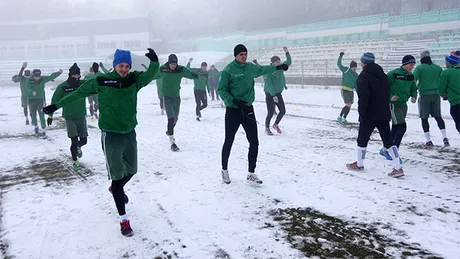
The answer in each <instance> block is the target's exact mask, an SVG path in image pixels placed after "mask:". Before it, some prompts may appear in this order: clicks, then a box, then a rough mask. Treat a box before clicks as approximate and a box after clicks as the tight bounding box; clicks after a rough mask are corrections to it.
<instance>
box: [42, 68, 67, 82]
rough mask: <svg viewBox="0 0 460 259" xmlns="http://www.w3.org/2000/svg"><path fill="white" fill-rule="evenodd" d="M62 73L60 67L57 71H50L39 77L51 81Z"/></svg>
mask: <svg viewBox="0 0 460 259" xmlns="http://www.w3.org/2000/svg"><path fill="white" fill-rule="evenodd" d="M61 74H62V69H59V71H57V72H54V73H52V74H51V75H49V76H42V77H41V78H42V79H43V81H45V82H50V81H53V80H54V79H56V78H58V77H59V76H60V75H61Z"/></svg>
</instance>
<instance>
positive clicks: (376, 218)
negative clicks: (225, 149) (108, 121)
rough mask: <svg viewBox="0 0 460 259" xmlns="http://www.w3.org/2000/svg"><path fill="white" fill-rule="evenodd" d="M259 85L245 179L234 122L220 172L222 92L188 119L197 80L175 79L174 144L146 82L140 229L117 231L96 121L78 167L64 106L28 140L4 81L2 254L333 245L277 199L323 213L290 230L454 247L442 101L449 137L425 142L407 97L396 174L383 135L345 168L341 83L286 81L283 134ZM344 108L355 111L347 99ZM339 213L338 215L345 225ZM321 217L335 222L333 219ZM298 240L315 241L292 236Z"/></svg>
mask: <svg viewBox="0 0 460 259" xmlns="http://www.w3.org/2000/svg"><path fill="white" fill-rule="evenodd" d="M197 62H198V60H197ZM49 88H50V87H48V91H47V96H48V98H50V97H51V95H52V92H51V91H50V90H49ZM256 90H257V98H256V99H257V100H256V103H255V111H256V117H257V119H258V121H259V141H260V152H259V160H258V164H257V169H256V171H257V173H258V174H259V176H260V177H261V179H262V180H263V181H264V184H263V186H261V187H254V186H249V185H246V183H245V179H244V178H245V176H246V172H247V159H246V158H247V147H248V144H247V141H246V138H245V136H244V131H243V130H242V129H240V132H239V133H238V134H237V138H236V140H235V144H234V146H233V150H232V154H231V157H230V163H229V172H230V176H231V178H232V180H233V181H232V183H231V184H230V185H223V184H222V183H221V179H220V151H221V147H222V143H223V138H224V120H223V117H224V112H225V110H224V109H222V108H220V105H219V102H217V101H214V102H210V105H209V107H208V108H207V109H205V110H204V111H203V112H202V114H203V120H202V122H197V121H195V115H194V113H195V112H194V111H195V109H194V107H195V103H194V100H193V98H192V96H193V90H192V86H191V85H185V86H183V88H182V100H183V102H182V107H181V115H180V119H179V122H178V126H177V127H176V134H175V137H176V142H177V144H178V146H179V147H180V148H181V151H180V152H177V153H173V152H171V151H170V150H169V141H168V138H167V136H166V135H165V131H166V122H167V120H166V117H165V116H162V115H160V109H159V107H158V99H157V96H156V88H155V85H151V86H149V87H147V88H145V89H143V90H142V91H141V92H140V94H139V109H138V120H139V125H138V127H137V141H138V148H139V173H138V174H137V175H136V176H135V177H134V178H133V180H132V181H131V182H130V183H129V184H128V185H127V194H128V196H129V198H130V203H129V204H128V205H127V213H128V215H129V216H130V219H131V226H132V227H133V230H134V232H135V235H134V236H133V237H132V238H126V237H123V236H122V235H121V234H120V230H119V224H118V220H119V219H118V215H117V212H116V209H115V205H114V202H113V198H112V196H111V195H110V193H109V192H108V191H107V188H108V186H109V181H107V173H106V170H105V164H104V158H103V153H102V151H101V144H100V132H99V130H98V129H97V125H96V122H89V125H90V126H91V127H90V128H89V134H90V137H89V142H88V145H87V146H85V147H84V148H83V153H84V155H83V158H82V160H81V161H82V165H83V166H84V167H85V168H86V169H84V170H81V171H80V173H79V174H76V173H75V172H74V171H72V170H69V169H68V168H67V167H68V165H69V164H70V163H69V161H68V160H69V153H70V152H69V146H70V141H69V139H68V138H67V135H66V133H65V129H64V128H63V124H62V122H59V119H57V118H58V117H59V114H57V115H56V116H55V118H56V119H55V122H54V124H53V126H52V127H51V128H50V129H49V130H48V132H47V133H48V140H43V139H37V138H35V137H34V136H32V132H33V128H32V127H31V126H25V125H24V119H23V116H22V109H21V107H20V99H19V93H20V91H19V86H16V87H1V88H0V147H1V151H2V152H1V155H0V158H1V159H0V187H1V193H0V254H1V255H2V256H3V257H4V258H101V259H102V258H233V259H235V258H259V259H262V258H304V256H305V255H311V256H312V257H314V255H316V256H320V255H323V258H326V257H328V258H332V257H333V256H330V254H329V256H324V254H321V253H322V252H321V251H322V250H328V249H331V248H332V247H333V246H337V244H338V243H334V242H333V240H332V239H331V237H329V236H327V235H323V236H321V237H317V236H314V235H313V232H312V233H309V230H308V228H307V230H306V231H298V233H297V234H296V233H294V232H295V231H292V229H291V231H289V230H288V229H287V227H286V226H288V225H289V224H290V223H287V224H285V221H286V220H288V219H287V218H286V217H285V218H283V216H282V214H283V213H284V214H286V213H285V210H284V209H287V208H299V209H298V210H296V211H299V212H298V213H306V212H305V210H309V209H304V208H312V209H314V210H316V211H317V212H318V213H311V212H308V213H310V214H308V215H310V216H300V217H299V218H298V219H297V220H299V219H300V220H301V221H302V220H303V221H305V222H307V221H308V224H306V223H305V224H304V223H302V222H301V223H299V225H297V228H298V229H300V228H302V227H305V226H307V225H308V226H312V225H311V224H314V225H315V226H316V228H315V229H318V227H320V229H323V230H324V229H326V230H325V231H324V232H321V233H326V232H328V231H327V229H328V228H329V229H335V230H333V232H334V233H332V234H334V235H336V236H339V235H338V232H337V231H343V232H341V233H342V234H341V235H340V238H339V239H340V240H344V241H346V240H347V239H349V237H348V236H344V235H345V234H343V233H348V232H350V231H348V230H347V231H344V229H347V226H355V228H357V229H359V230H357V231H362V230H363V229H368V230H369V229H370V230H371V231H375V232H376V233H378V234H379V235H381V236H384V237H387V238H389V239H392V240H394V242H396V243H397V244H405V245H404V247H409V246H410V247H415V248H417V249H419V250H420V251H422V250H423V251H425V252H424V253H420V254H417V255H416V256H414V258H423V257H426V258H428V257H429V256H430V253H432V254H434V255H437V256H438V257H441V258H458V256H459V254H460V241H459V240H460V229H459V226H460V224H459V222H460V192H459V186H460V179H459V177H458V176H459V175H460V153H459V149H458V148H459V147H460V136H459V134H458V133H456V132H455V131H454V125H453V121H452V120H451V119H450V116H447V115H448V104H447V103H445V102H444V103H443V113H444V115H445V118H446V125H447V131H448V136H449V138H450V140H451V146H452V147H451V148H449V149H446V150H442V149H440V148H439V147H436V148H434V149H432V150H425V149H423V148H422V147H421V145H422V144H423V143H424V141H425V139H424V135H423V132H422V128H421V125H420V124H421V123H420V121H419V119H418V118H417V116H416V114H417V107H416V105H415V104H414V105H412V104H409V113H410V115H409V116H408V132H407V133H406V136H405V138H404V140H403V145H402V146H401V151H400V152H401V156H402V158H403V160H404V165H403V166H404V169H405V172H406V176H405V177H404V178H402V179H393V178H390V177H388V176H387V175H386V174H387V173H388V172H390V170H391V168H392V163H391V161H387V160H385V159H384V158H383V157H381V156H380V155H379V154H378V150H379V148H380V145H381V142H380V139H379V136H378V134H374V135H373V137H372V140H371V142H370V144H369V148H368V155H367V159H366V161H365V167H366V170H365V171H364V172H360V173H356V172H350V171H347V169H346V167H345V164H346V163H348V162H353V161H355V153H356V152H355V147H356V141H355V138H356V136H357V124H352V125H350V126H340V125H337V124H336V123H335V118H336V117H337V115H338V113H339V112H340V109H341V107H342V101H341V97H340V92H339V91H338V90H334V89H331V90H324V89H312V88H308V89H298V88H291V89H288V90H287V91H285V93H284V99H285V101H286V103H287V113H288V114H287V115H286V117H285V118H284V120H283V121H282V123H281V125H280V127H281V128H282V129H283V131H284V133H283V134H282V135H275V136H267V135H264V133H263V130H264V127H263V124H264V117H265V115H266V108H265V103H264V100H265V99H264V98H265V97H264V94H263V92H262V88H260V87H257V89H256ZM349 120H350V121H352V122H355V123H356V122H357V112H356V110H352V111H351V113H350V115H349ZM430 123H431V129H432V130H431V132H432V136H433V142H434V144H435V145H440V144H441V143H442V139H441V134H440V132H439V130H438V129H437V126H436V123H435V121H434V120H430ZM280 209H281V210H280ZM299 215H300V214H299ZM302 215H307V214H302ZM312 215H313V216H312ZM320 215H323V216H320ZM330 217H334V218H330ZM335 218H337V219H335ZM339 219H340V220H343V221H345V223H343V226H342V225H341V224H342V223H340V222H341V221H339ZM327 222H336V224H335V227H330V225H328V224H327ZM338 222H339V223H340V224H339V223H338ZM360 224H362V225H360ZM339 225H340V226H341V227H340V228H341V229H340V230H338V229H337V228H339V227H338V226H339ZM350 229H351V227H350ZM310 230H312V228H310ZM312 231H313V230H312ZM329 232H330V231H329ZM310 234H311V235H310ZM329 234H331V233H329ZM302 235H303V236H302ZM312 235H313V237H312ZM363 235H364V234H363ZM363 235H362V236H363ZM349 236H353V235H352V234H349ZM362 236H361V237H360V238H363V237H362ZM364 236H365V235H364ZM353 238H355V237H354V236H353ZM312 239H314V240H312ZM364 239H366V238H364ZM377 239H379V238H377V237H376V236H375V235H374V237H373V238H368V239H366V240H362V243H361V242H360V243H359V244H362V245H363V246H364V245H367V243H369V242H370V243H374V242H375V244H377V243H378V241H376V240H377ZM381 239H382V238H380V240H381ZM302 240H303V241H302ZM349 242H351V243H353V242H356V240H351V241H349ZM306 243H314V244H316V245H319V249H316V250H315V249H310V250H309V251H307V252H306V251H304V250H305V249H303V250H302V249H300V248H299V245H301V244H304V245H305V244H306ZM379 244H380V245H382V244H383V243H382V242H380V243H379ZM387 244H389V243H387ZM293 247H296V248H298V249H295V248H293ZM369 247H371V248H366V249H368V250H369V251H371V252H373V253H374V254H375V253H377V254H380V255H381V256H380V257H379V256H374V258H400V257H403V256H404V255H408V254H410V253H403V251H407V249H406V250H404V249H403V247H402V246H401V247H399V248H398V246H397V245H388V246H387V247H385V250H384V252H381V251H382V250H381V249H379V247H378V246H377V245H374V246H369ZM299 249H300V250H302V252H301V251H300V250H299ZM417 249H413V250H414V251H415V250H417ZM307 250H308V249H307ZM313 250H315V251H313ZM344 250H346V248H344ZM409 250H410V249H409ZM428 251H429V252H428ZM345 254H346V255H348V256H336V257H341V258H344V257H346V258H353V256H355V257H354V258H364V256H359V255H357V254H356V253H355V252H354V251H353V249H349V250H346V251H345Z"/></svg>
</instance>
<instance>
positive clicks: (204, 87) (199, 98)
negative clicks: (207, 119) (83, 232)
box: [186, 58, 210, 121]
mask: <svg viewBox="0 0 460 259" xmlns="http://www.w3.org/2000/svg"><path fill="white" fill-rule="evenodd" d="M192 61H193V58H190V59H189V61H188V63H187V66H186V67H187V68H188V69H190V71H192V72H193V73H195V74H197V75H198V78H196V79H193V83H194V85H195V87H194V88H193V93H194V95H195V103H196V108H195V113H196V120H197V121H201V111H202V110H203V109H205V108H206V107H208V98H207V93H206V91H207V92H208V93H209V92H210V90H209V80H208V77H209V75H208V71H207V69H208V63H206V62H202V63H201V68H190V64H191V63H192Z"/></svg>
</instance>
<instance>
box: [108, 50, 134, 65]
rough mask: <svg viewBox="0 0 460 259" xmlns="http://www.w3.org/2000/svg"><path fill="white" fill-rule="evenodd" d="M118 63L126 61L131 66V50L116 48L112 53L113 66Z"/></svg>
mask: <svg viewBox="0 0 460 259" xmlns="http://www.w3.org/2000/svg"><path fill="white" fill-rule="evenodd" d="M120 63H128V64H129V66H130V67H131V66H132V64H133V62H132V61H131V52H130V51H129V50H121V49H117V50H116V51H115V54H113V67H115V66H116V65H118V64H120Z"/></svg>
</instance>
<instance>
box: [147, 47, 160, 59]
mask: <svg viewBox="0 0 460 259" xmlns="http://www.w3.org/2000/svg"><path fill="white" fill-rule="evenodd" d="M147 50H148V51H149V52H148V53H145V56H146V57H148V58H149V59H150V61H151V62H158V56H157V53H155V51H153V49H151V48H148V49H147Z"/></svg>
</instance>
